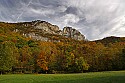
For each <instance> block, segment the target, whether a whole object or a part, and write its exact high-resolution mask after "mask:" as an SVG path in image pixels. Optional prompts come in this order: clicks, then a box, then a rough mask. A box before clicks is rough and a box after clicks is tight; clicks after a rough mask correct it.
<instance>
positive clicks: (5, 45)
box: [0, 22, 125, 74]
mask: <svg viewBox="0 0 125 83" xmlns="http://www.w3.org/2000/svg"><path fill="white" fill-rule="evenodd" d="M33 26H37V25H33ZM40 26H43V25H40ZM47 26H48V25H47ZM51 29H52V28H51ZM70 29H71V28H70ZM70 29H69V28H68V29H65V30H68V32H70V34H68V35H66V33H67V31H65V30H64V31H63V33H61V34H63V35H60V32H56V30H55V29H52V31H53V32H51V33H47V31H45V30H44V31H41V30H40V28H37V29H33V27H32V24H30V23H29V25H27V23H4V22H1V23H0V72H1V74H2V73H3V74H4V73H78V72H90V71H110V70H124V69H125V38H124V37H122V38H121V37H118V38H117V37H108V38H104V39H102V40H98V41H86V40H85V39H84V37H83V35H81V34H80V33H79V32H78V31H77V30H74V29H71V31H70ZM47 30H48V29H47ZM54 30H55V31H54ZM57 31H59V30H58V29H57ZM31 32H32V34H33V32H34V33H35V35H32V34H30V33H31ZM44 32H46V33H44ZM49 32H50V31H49ZM64 32H66V33H64ZM72 34H73V35H72ZM37 38H40V39H37ZM42 39H43V41H42Z"/></svg>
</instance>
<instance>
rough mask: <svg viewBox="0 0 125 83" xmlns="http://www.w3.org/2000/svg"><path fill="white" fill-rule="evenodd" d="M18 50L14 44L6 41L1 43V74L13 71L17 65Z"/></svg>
mask: <svg viewBox="0 0 125 83" xmlns="http://www.w3.org/2000/svg"><path fill="white" fill-rule="evenodd" d="M18 55H19V54H18V49H17V48H16V47H15V45H14V43H13V42H10V41H5V42H2V43H0V72H1V74H2V73H5V72H9V71H11V70H12V67H13V66H14V65H15V64H16V63H17V58H18Z"/></svg>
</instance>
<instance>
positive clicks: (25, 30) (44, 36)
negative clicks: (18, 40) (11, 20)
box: [15, 20, 85, 41]
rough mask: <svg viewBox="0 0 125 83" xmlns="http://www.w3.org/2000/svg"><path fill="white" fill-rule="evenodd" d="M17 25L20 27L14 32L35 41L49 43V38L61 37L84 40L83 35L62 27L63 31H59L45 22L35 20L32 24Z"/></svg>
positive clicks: (56, 27) (70, 28)
mask: <svg viewBox="0 0 125 83" xmlns="http://www.w3.org/2000/svg"><path fill="white" fill-rule="evenodd" d="M18 25H19V26H20V27H18V28H17V29H15V31H16V32H20V33H22V34H23V35H24V36H26V37H30V38H33V39H35V40H41V41H50V40H51V36H56V37H57V36H62V37H65V38H71V39H75V40H85V37H84V35H82V34H81V33H80V32H79V31H78V30H76V29H73V28H72V27H64V28H63V30H60V29H59V27H58V26H56V25H52V24H50V23H48V22H46V21H40V20H36V21H32V22H22V23H18ZM48 35H49V37H48Z"/></svg>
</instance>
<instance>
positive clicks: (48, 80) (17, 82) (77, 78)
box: [0, 71, 125, 83]
mask: <svg viewBox="0 0 125 83" xmlns="http://www.w3.org/2000/svg"><path fill="white" fill-rule="evenodd" d="M0 83H125V71H111V72H94V73H80V74H19V75H17V74H12V75H0Z"/></svg>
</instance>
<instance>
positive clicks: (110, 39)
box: [95, 36, 125, 45]
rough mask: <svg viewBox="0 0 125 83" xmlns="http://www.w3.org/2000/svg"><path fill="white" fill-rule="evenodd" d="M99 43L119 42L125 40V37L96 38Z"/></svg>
mask: <svg viewBox="0 0 125 83" xmlns="http://www.w3.org/2000/svg"><path fill="white" fill-rule="evenodd" d="M95 42H97V43H99V42H100V43H102V44H104V45H108V44H110V43H117V42H125V37H116V36H110V37H106V38H103V39H100V40H96V41H95Z"/></svg>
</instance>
